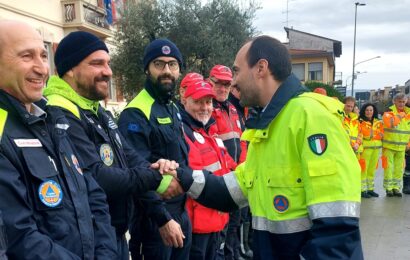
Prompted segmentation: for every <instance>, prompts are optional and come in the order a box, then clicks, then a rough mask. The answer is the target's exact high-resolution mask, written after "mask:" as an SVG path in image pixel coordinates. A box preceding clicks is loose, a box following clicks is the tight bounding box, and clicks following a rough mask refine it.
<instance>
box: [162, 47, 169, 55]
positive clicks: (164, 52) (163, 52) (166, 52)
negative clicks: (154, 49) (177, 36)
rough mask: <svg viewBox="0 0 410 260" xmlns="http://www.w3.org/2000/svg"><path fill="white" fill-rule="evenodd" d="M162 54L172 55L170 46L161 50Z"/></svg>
mask: <svg viewBox="0 0 410 260" xmlns="http://www.w3.org/2000/svg"><path fill="white" fill-rule="evenodd" d="M161 51H162V54H165V55H168V54H170V53H171V48H170V47H169V46H168V45H164V46H162V48H161Z"/></svg>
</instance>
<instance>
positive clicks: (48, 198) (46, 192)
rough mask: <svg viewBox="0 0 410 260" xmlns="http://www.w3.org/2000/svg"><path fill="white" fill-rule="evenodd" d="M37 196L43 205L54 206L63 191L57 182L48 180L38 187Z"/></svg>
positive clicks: (58, 201)
mask: <svg viewBox="0 0 410 260" xmlns="http://www.w3.org/2000/svg"><path fill="white" fill-rule="evenodd" d="M38 196H39V198H40V200H41V202H42V203H43V204H44V205H46V206H47V207H50V208H54V207H57V206H58V205H60V203H61V201H62V200H63V191H62V190H61V187H60V185H59V184H58V183H57V182H55V181H53V180H48V181H45V182H43V183H41V184H40V187H38Z"/></svg>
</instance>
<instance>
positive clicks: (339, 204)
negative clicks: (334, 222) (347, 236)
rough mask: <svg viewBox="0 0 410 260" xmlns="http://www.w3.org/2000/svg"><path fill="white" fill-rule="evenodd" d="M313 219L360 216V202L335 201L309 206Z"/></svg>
mask: <svg viewBox="0 0 410 260" xmlns="http://www.w3.org/2000/svg"><path fill="white" fill-rule="evenodd" d="M308 210H309V216H310V218H311V219H317V218H332V217H353V218H358V217H360V202H354V201H335V202H324V203H318V204H314V205H310V206H308Z"/></svg>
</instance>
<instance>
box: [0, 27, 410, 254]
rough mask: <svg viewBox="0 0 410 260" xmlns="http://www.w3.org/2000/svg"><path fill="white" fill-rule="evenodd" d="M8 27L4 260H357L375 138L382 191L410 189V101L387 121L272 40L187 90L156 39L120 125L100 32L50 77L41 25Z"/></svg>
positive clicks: (0, 65) (79, 38)
mask: <svg viewBox="0 0 410 260" xmlns="http://www.w3.org/2000/svg"><path fill="white" fill-rule="evenodd" d="M0 31H1V32H2V33H1V34H0V194H1V197H0V227H2V228H0V252H1V253H0V259H2V258H3V259H7V258H9V259H121V260H125V259H130V257H131V258H132V259H150V260H151V259H153V260H155V259H161V260H162V259H163V260H170V259H178V260H187V259H207V260H208V259H242V258H253V259H264V260H265V259H268V260H269V259H272V260H273V259H363V252H362V246H361V238H360V230H359V214H360V200H361V197H364V198H367V197H370V196H374V197H376V196H378V194H377V193H376V192H375V191H374V172H375V170H376V168H377V162H378V158H379V154H380V149H383V151H382V164H383V167H384V169H385V177H384V187H385V189H386V192H387V196H401V183H402V178H403V165H404V164H403V162H404V154H405V151H406V150H407V149H408V147H409V145H408V140H409V137H410V126H408V125H409V123H408V122H409V120H410V110H409V109H408V108H406V107H405V104H406V101H407V99H406V97H405V96H404V95H400V94H399V95H397V96H396V97H395V98H394V105H393V106H392V107H391V110H392V111H390V112H386V113H385V114H384V115H383V119H382V120H379V119H378V117H377V109H376V107H375V106H374V105H372V104H366V105H364V106H363V107H362V108H361V110H360V113H359V115H357V114H354V113H353V109H354V106H355V100H354V99H353V98H351V97H347V98H346V99H345V101H344V104H342V103H341V102H339V101H336V100H335V99H333V98H330V97H327V96H326V91H323V90H324V89H321V90H318V91H314V92H316V93H312V92H309V91H308V89H307V88H305V87H304V86H303V85H302V84H301V82H300V80H299V79H297V78H296V77H295V76H294V75H293V74H292V73H291V68H292V67H291V61H290V55H289V52H288V50H287V48H286V46H285V45H283V44H282V43H281V42H280V41H278V40H276V39H274V38H272V37H269V36H259V37H256V38H253V39H251V40H249V41H248V42H246V43H245V44H244V45H243V46H242V47H241V48H240V50H239V51H238V53H237V55H236V57H235V61H234V62H233V68H232V70H231V69H230V68H229V67H228V66H225V65H221V64H217V65H215V66H213V68H212V69H211V70H210V71H209V74H208V75H200V74H198V73H196V72H192V71H188V72H187V73H186V74H185V76H184V77H183V78H182V80H181V82H180V84H179V92H178V93H179V97H178V98H176V95H175V93H176V90H177V82H178V80H179V78H180V76H181V74H182V69H183V64H184V62H183V56H182V54H181V52H180V51H179V49H178V47H177V46H176V45H175V44H174V43H173V42H171V41H170V40H168V39H156V40H154V41H152V42H150V43H149V44H148V45H147V46H146V48H145V52H144V56H143V57H142V64H143V69H144V71H145V74H146V80H145V83H144V86H143V88H142V90H141V91H140V92H139V93H138V94H137V95H136V96H135V97H134V99H133V100H131V101H130V102H129V103H128V105H127V106H126V108H125V109H124V110H123V112H122V113H121V114H120V116H119V118H118V121H116V120H115V119H114V118H113V116H112V114H111V113H110V112H109V111H107V110H105V109H104V108H103V107H102V106H101V105H100V101H101V100H104V99H105V98H107V96H108V86H109V81H110V80H111V77H112V71H111V68H110V55H109V50H108V48H107V46H106V45H105V43H104V42H103V41H101V40H100V39H99V38H98V37H96V36H94V35H93V34H91V33H88V32H83V31H77V32H72V33H70V34H68V35H67V36H66V37H64V38H63V39H62V40H61V42H60V43H59V45H58V47H57V49H56V52H55V55H54V64H55V68H56V70H57V75H51V76H50V71H49V66H48V57H47V51H46V50H45V48H44V44H43V41H42V39H41V37H40V35H39V34H38V32H37V31H35V30H34V29H33V28H31V27H30V26H29V25H27V24H24V23H21V22H16V21H0ZM318 122H320V123H318ZM346 132H347V134H346ZM405 178H406V176H405ZM408 178H410V176H409V177H408ZM405 183H407V184H410V181H409V180H405ZM360 186H361V188H360ZM127 231H128V232H129V234H130V240H129V241H127V239H126V236H125V234H126V232H127ZM251 240H252V242H251ZM130 254H131V256H130Z"/></svg>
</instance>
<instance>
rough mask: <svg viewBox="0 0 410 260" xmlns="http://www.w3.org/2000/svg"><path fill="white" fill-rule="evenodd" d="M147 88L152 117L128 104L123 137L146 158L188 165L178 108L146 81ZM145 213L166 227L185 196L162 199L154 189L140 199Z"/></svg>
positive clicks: (122, 121)
mask: <svg viewBox="0 0 410 260" xmlns="http://www.w3.org/2000/svg"><path fill="white" fill-rule="evenodd" d="M145 89H146V91H147V92H148V93H149V95H150V96H151V97H152V98H153V99H154V100H155V102H154V103H153V104H152V106H151V114H150V118H149V119H147V117H146V116H145V115H144V114H143V112H142V111H141V110H139V109H137V108H132V107H128V108H126V109H124V111H123V112H122V113H121V115H120V118H119V121H118V126H119V129H120V131H121V133H122V134H123V136H124V138H125V139H126V140H127V141H128V142H129V144H130V145H131V146H132V147H133V148H134V149H135V150H136V151H138V152H139V153H140V154H141V155H142V156H143V157H144V158H145V159H146V160H148V161H150V162H155V161H157V160H158V159H160V158H166V159H170V160H175V161H176V162H178V163H179V164H180V167H184V166H187V165H188V163H187V158H188V147H187V144H186V142H185V139H184V136H183V134H182V125H181V116H180V114H179V112H178V108H177V107H176V106H175V104H173V103H172V102H170V101H169V99H161V98H160V97H159V96H158V95H157V94H156V93H155V90H154V89H153V87H152V86H151V85H150V84H149V83H148V82H147V83H146V84H145ZM161 118H169V119H170V120H171V122H170V123H166V124H160V123H159V119H161ZM140 202H142V204H143V207H144V208H145V211H146V214H147V215H148V216H149V217H151V218H153V219H154V221H155V222H156V223H157V225H158V226H160V227H161V226H163V225H164V224H166V223H167V222H168V221H169V220H171V219H172V217H171V215H172V214H176V215H179V214H181V213H182V212H184V211H185V195H179V196H176V197H174V198H172V199H170V200H164V201H162V200H161V199H160V198H159V196H158V195H157V194H155V192H150V193H147V194H145V196H143V197H141V198H140Z"/></svg>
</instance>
